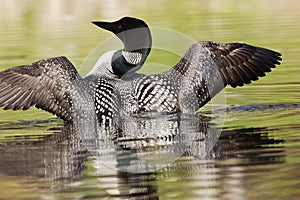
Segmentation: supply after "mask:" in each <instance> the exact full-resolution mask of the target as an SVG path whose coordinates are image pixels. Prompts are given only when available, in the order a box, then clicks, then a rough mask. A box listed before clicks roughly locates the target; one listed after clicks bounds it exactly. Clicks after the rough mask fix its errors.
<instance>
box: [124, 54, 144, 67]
mask: <svg viewBox="0 0 300 200" xmlns="http://www.w3.org/2000/svg"><path fill="white" fill-rule="evenodd" d="M122 56H123V57H124V59H125V60H126V62H127V63H128V64H130V65H138V64H140V63H141V61H142V56H143V55H142V53H139V52H130V51H124V50H122Z"/></svg>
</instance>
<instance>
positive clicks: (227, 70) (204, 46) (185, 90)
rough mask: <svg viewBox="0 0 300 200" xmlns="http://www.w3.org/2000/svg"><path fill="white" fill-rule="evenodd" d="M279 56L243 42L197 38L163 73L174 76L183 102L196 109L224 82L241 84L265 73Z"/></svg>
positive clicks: (224, 83) (217, 90) (277, 62)
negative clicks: (210, 40)
mask: <svg viewBox="0 0 300 200" xmlns="http://www.w3.org/2000/svg"><path fill="white" fill-rule="evenodd" d="M280 56H281V54H280V53H277V52H275V51H272V50H269V49H265V48H261V47H255V46H251V45H248V44H244V43H228V44H221V43H216V42H197V43H194V44H192V45H191V46H190V48H189V49H188V50H187V52H186V53H185V55H184V56H183V58H182V59H181V60H180V61H179V63H177V64H176V65H175V66H174V67H173V68H172V69H170V70H169V71H167V72H165V73H163V74H164V76H168V77H172V78H173V79H174V78H175V77H176V78H175V79H176V81H177V82H178V84H179V86H178V87H180V89H179V99H180V100H181V104H182V106H183V107H186V109H189V110H192V111H197V110H198V109H199V108H200V107H201V106H203V105H204V104H205V103H207V102H208V101H209V100H210V99H211V98H212V97H213V96H215V95H216V94H217V93H218V92H219V91H220V90H222V89H223V88H224V87H226V86H227V85H230V86H232V87H237V86H243V85H244V84H249V83H251V81H255V80H258V78H259V77H262V76H265V74H266V72H270V71H271V68H275V67H276V65H279V64H280V62H279V61H281V57H280Z"/></svg>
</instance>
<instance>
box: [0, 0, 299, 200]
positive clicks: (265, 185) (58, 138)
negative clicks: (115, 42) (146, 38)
mask: <svg viewBox="0 0 300 200" xmlns="http://www.w3.org/2000/svg"><path fill="white" fill-rule="evenodd" d="M125 15H130V16H135V17H138V18H142V19H144V20H145V21H146V22H147V23H148V24H149V25H150V26H151V27H158V28H165V29H167V30H171V31H177V32H179V33H181V34H183V35H184V36H187V37H189V38H190V39H191V40H196V41H198V40H199V41H200V40H203V41H207V40H211V41H217V42H224V43H225V42H237V41H238V42H239V41H243V42H246V43H249V44H252V45H257V46H263V47H266V48H271V49H274V50H276V51H279V52H281V53H282V54H283V62H282V64H281V65H280V66H278V67H277V68H275V69H274V70H273V72H271V73H269V74H268V75H267V76H266V77H263V78H261V79H260V80H259V81H256V82H254V83H252V84H251V85H247V86H245V87H241V88H226V90H224V92H223V93H222V95H221V97H217V100H216V101H215V102H213V103H216V104H217V103H218V100H220V99H221V100H222V102H221V103H222V105H218V106H216V105H214V104H212V105H211V107H210V106H207V107H205V108H203V109H201V110H200V115H201V117H198V118H195V117H193V116H181V118H180V119H177V118H174V117H173V116H167V117H166V116H155V115H151V116H150V115H149V116H147V117H144V118H140V119H128V120H129V121H128V122H127V121H125V123H124V124H126V125H125V128H126V130H128V131H127V132H128V133H130V134H131V135H129V136H126V137H123V139H119V140H116V139H114V140H112V139H111V138H105V137H101V138H97V140H95V139H93V138H92V139H91V137H90V135H89V132H84V131H81V132H78V131H74V127H72V126H68V125H64V124H63V122H62V121H61V120H59V119H57V118H55V117H54V116H52V115H51V114H48V113H46V112H44V111H40V110H37V109H30V110H28V111H4V110H0V199H239V200H240V199H299V197H300V190H299V188H300V171H299V167H300V124H299V120H300V117H299V114H300V81H299V75H300V70H299V69H300V68H299V63H300V57H299V53H300V37H299V35H300V12H299V2H298V1H296V0H286V1H280V0H265V1H258V0H254V1H251V2H242V1H231V0H225V1H219V0H213V1H196V0H195V1H193V0H191V1H171V0H166V1H158V0H151V1H116V0H114V1H96V0H89V1H83V0H74V1H72V3H71V2H70V1H61V0H51V1H50V0H49V1H44V0H42V1H34V0H33V1H32V0H18V1H16V0H2V1H1V4H0V70H1V71H2V70H4V69H7V68H9V67H12V66H16V65H23V64H30V63H32V62H34V61H37V60H39V59H43V58H49V57H55V56H60V55H65V56H67V57H68V58H69V59H70V60H71V62H72V63H73V64H74V65H75V66H77V69H78V70H79V71H80V72H82V73H83V74H84V73H85V72H86V68H89V67H91V66H92V65H93V59H91V60H89V59H86V58H87V57H88V55H90V57H92V56H94V55H96V54H97V53H99V56H100V55H101V52H98V50H99V44H101V42H103V41H106V39H108V38H110V37H111V36H112V35H111V34H110V33H108V32H105V31H103V30H99V29H98V28H97V27H95V26H94V25H92V24H91V23H90V21H93V20H115V19H118V18H120V17H122V16H125ZM169 39H170V40H171V41H172V38H169ZM158 41H159V40H158ZM155 45H157V46H159V44H155ZM173 45H174V46H176V45H177V46H180V47H178V48H182V49H186V48H187V47H188V46H185V45H186V44H181V43H180V42H179V40H178V39H177V38H174V42H173ZM171 46H172V45H171ZM100 47H101V45H100ZM95 48H96V49H95ZM108 48H109V47H108ZM102 50H103V49H102ZM102 50H101V49H100V50H99V51H102ZM105 50H106V49H105ZM103 51H104V50H103ZM95 52H96V54H95ZM91 55H92V56H91ZM178 60H179V57H178V55H175V54H174V52H173V53H172V52H171V53H170V52H166V51H165V49H160V48H155V49H153V51H152V52H151V54H150V57H149V58H148V60H147V64H149V66H148V67H147V66H145V67H144V68H143V69H141V72H143V73H154V72H157V71H162V70H163V69H165V68H166V67H165V66H172V65H174V64H175V63H176V62H177V61H178ZM151 63H152V64H153V63H156V64H160V65H156V67H153V68H151ZM157 66H160V67H157ZM162 66H163V67H162ZM225 97H226V105H224V103H225V102H224V98H225ZM141 127H143V128H142V129H141ZM133 133H134V134H141V135H143V136H144V137H145V138H146V139H143V140H134V139H133V138H132V137H133V136H134V135H132V134H133ZM155 134H156V135H163V136H162V137H160V138H156V139H155V140H151V139H149V138H150V137H148V136H149V135H150V136H151V135H155ZM170 134H172V135H174V137H172V138H170V137H168V135H170Z"/></svg>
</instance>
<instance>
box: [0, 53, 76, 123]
mask: <svg viewBox="0 0 300 200" xmlns="http://www.w3.org/2000/svg"><path fill="white" fill-rule="evenodd" d="M80 80H81V77H80V75H79V74H78V72H77V71H76V69H75V68H74V66H73V65H72V63H71V62H70V61H69V60H68V59H67V58H65V57H56V58H50V59H45V60H40V61H38V62H35V63H33V64H32V65H24V66H17V67H12V68H10V69H7V70H5V71H2V72H0V107H2V106H4V109H13V110H18V109H23V110H26V109H28V108H30V107H31V106H36V107H37V108H40V109H43V110H45V111H48V112H50V113H52V114H55V115H57V116H58V117H60V118H62V119H64V120H66V121H71V120H72V116H71V108H72V100H71V97H70V91H71V89H72V88H73V87H74V85H75V82H76V81H80Z"/></svg>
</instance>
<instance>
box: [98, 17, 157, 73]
mask: <svg viewBox="0 0 300 200" xmlns="http://www.w3.org/2000/svg"><path fill="white" fill-rule="evenodd" d="M92 23H93V24H95V25H97V26H99V27H101V28H103V29H105V30H108V31H111V32H112V33H114V34H115V35H116V36H117V37H118V38H119V39H120V40H121V41H122V43H123V44H124V49H121V50H119V51H117V52H116V53H115V54H114V56H113V59H112V68H113V70H114V73H115V74H116V75H118V76H122V75H124V74H125V73H127V72H130V71H136V70H138V69H139V68H140V67H141V66H142V65H143V64H144V62H145V60H146V58H147V56H148V55H149V53H150V51H151V46H152V37H151V33H150V29H149V27H148V25H147V24H146V23H145V22H144V21H143V20H140V19H136V18H132V17H123V18H121V19H119V20H118V21H114V22H102V21H94V22H92Z"/></svg>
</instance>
